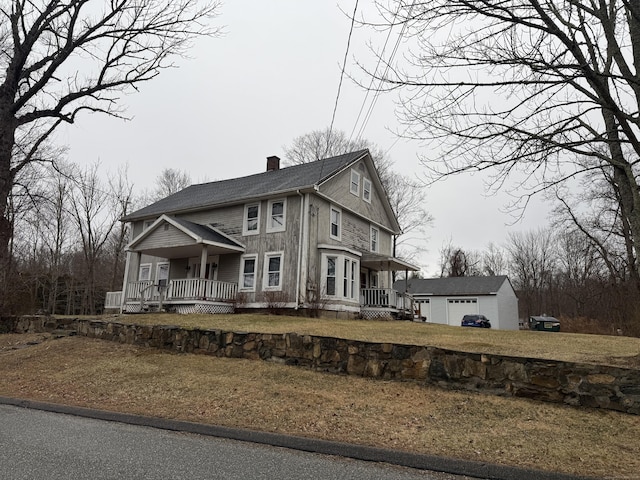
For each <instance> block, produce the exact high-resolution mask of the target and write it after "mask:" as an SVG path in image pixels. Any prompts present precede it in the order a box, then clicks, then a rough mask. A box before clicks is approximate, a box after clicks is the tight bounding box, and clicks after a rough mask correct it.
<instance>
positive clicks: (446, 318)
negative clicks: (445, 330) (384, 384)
mask: <svg viewBox="0 0 640 480" xmlns="http://www.w3.org/2000/svg"><path fill="white" fill-rule="evenodd" d="M393 288H394V289H395V290H397V291H399V292H405V291H406V292H408V293H410V294H411V295H412V296H413V298H414V301H415V312H416V315H417V316H418V318H421V319H422V320H424V321H426V322H431V323H442V324H445V325H458V326H459V325H460V322H461V320H462V317H463V315H466V314H470V313H480V314H483V315H484V316H486V317H487V318H488V319H489V320H491V326H492V328H499V329H502V330H517V329H518V297H517V296H516V293H515V291H514V290H513V287H512V286H511V282H510V281H509V278H508V277H507V276H506V275H500V276H493V277H447V278H414V279H409V280H398V281H397V282H395V284H394V286H393Z"/></svg>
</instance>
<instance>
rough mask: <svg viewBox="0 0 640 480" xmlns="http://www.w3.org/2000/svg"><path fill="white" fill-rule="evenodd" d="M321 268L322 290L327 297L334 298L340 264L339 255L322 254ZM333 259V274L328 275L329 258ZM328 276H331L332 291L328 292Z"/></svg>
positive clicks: (336, 292) (336, 293) (336, 291)
mask: <svg viewBox="0 0 640 480" xmlns="http://www.w3.org/2000/svg"><path fill="white" fill-rule="evenodd" d="M324 258H325V260H324V262H323V263H324V268H323V280H324V281H323V287H324V288H323V290H324V295H326V296H327V297H331V298H335V297H337V296H338V265H339V264H340V256H339V255H324ZM330 258H331V259H333V275H332V276H329V259H330ZM329 278H333V293H329Z"/></svg>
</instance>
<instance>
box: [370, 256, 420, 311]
mask: <svg viewBox="0 0 640 480" xmlns="http://www.w3.org/2000/svg"><path fill="white" fill-rule="evenodd" d="M360 266H361V268H362V270H363V271H366V272H379V273H381V274H384V275H386V276H387V278H385V281H384V283H385V285H389V287H378V285H377V284H376V285H372V284H371V283H372V282H371V279H372V278H376V277H371V276H369V275H365V274H363V276H362V279H361V288H360V316H361V317H362V318H365V319H374V318H392V319H407V320H408V319H412V318H413V297H412V296H411V295H410V294H409V293H406V292H399V291H397V290H394V289H393V288H390V286H391V285H393V272H404V275H405V278H407V276H408V275H409V272H410V271H411V272H415V271H418V270H419V268H418V267H417V266H415V265H412V264H410V263H408V262H405V261H404V260H401V259H399V258H396V257H391V256H385V255H380V254H375V253H367V254H364V255H362V257H361V259H360Z"/></svg>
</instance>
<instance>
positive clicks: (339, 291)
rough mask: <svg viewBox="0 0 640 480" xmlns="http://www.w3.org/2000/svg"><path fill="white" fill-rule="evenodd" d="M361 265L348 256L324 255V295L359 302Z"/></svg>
mask: <svg viewBox="0 0 640 480" xmlns="http://www.w3.org/2000/svg"><path fill="white" fill-rule="evenodd" d="M359 271H360V263H359V262H358V260H357V259H354V258H351V257H350V256H348V255H331V254H324V253H323V254H322V272H323V278H322V294H323V295H326V296H327V297H338V298H343V299H347V300H350V301H358V300H359V292H358V277H357V275H358V272H359Z"/></svg>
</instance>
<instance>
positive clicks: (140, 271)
mask: <svg viewBox="0 0 640 480" xmlns="http://www.w3.org/2000/svg"><path fill="white" fill-rule="evenodd" d="M151 266H152V264H151V263H141V264H140V266H139V267H138V281H139V282H149V281H150V280H151ZM143 268H148V269H149V278H141V277H142V269H143Z"/></svg>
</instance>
